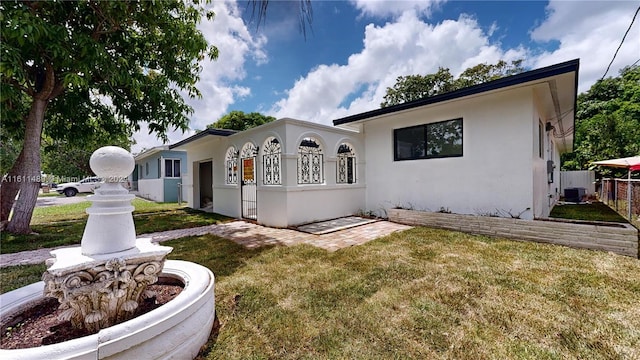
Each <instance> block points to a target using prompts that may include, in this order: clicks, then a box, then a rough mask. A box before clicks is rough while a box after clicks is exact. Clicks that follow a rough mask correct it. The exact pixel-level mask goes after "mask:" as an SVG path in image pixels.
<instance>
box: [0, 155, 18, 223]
mask: <svg viewBox="0 0 640 360" xmlns="http://www.w3.org/2000/svg"><path fill="white" fill-rule="evenodd" d="M18 162H19V160H18V159H16V162H15V163H14V164H13V167H12V168H11V170H9V172H8V173H7V176H6V177H5V178H4V179H3V180H2V187H0V224H2V226H0V229H2V230H4V227H5V225H6V223H7V222H8V221H9V214H10V213H11V208H12V207H13V203H14V202H15V199H16V195H18V190H20V184H18V182H17V181H15V180H16V179H17V172H16V171H17V170H18V169H17V167H16V164H18Z"/></svg>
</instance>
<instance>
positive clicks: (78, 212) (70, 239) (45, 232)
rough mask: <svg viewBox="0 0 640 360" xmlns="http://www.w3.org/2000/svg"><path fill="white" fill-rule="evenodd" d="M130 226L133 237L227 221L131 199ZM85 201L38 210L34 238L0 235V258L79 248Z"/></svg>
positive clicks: (192, 211) (177, 206) (207, 214)
mask: <svg viewBox="0 0 640 360" xmlns="http://www.w3.org/2000/svg"><path fill="white" fill-rule="evenodd" d="M132 204H133V205H134V207H135V209H136V210H135V211H134V216H133V220H134V224H135V226H136V233H137V234H146V233H152V232H157V231H166V230H175V229H186V228H190V227H196V226H204V225H210V224H216V223H219V222H223V221H228V220H230V218H228V217H225V216H222V215H219V214H212V213H206V212H203V211H198V210H193V209H189V208H187V207H184V206H179V205H178V204H177V203H155V202H152V201H147V200H142V199H134V200H133V201H132ZM90 205H91V203H90V202H89V201H85V202H81V203H75V204H67V205H59V206H48V207H39V208H36V209H35V211H34V216H33V218H32V221H31V224H32V226H31V229H32V230H33V231H34V232H35V233H37V234H34V235H13V234H8V233H5V232H3V233H1V234H0V237H1V239H0V242H1V245H2V247H1V248H0V250H1V252H2V253H3V254H8V253H15V252H18V251H25V250H35V249H42V248H51V247H56V246H63V245H74V244H80V241H81V240H82V234H83V232H84V228H85V225H86V223H87V218H88V215H87V214H86V212H85V210H86V208H88V207H89V206H90Z"/></svg>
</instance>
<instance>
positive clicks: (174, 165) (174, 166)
mask: <svg viewBox="0 0 640 360" xmlns="http://www.w3.org/2000/svg"><path fill="white" fill-rule="evenodd" d="M164 177H166V178H179V177H180V159H164Z"/></svg>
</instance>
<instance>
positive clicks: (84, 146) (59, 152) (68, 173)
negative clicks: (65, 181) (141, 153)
mask: <svg viewBox="0 0 640 360" xmlns="http://www.w3.org/2000/svg"><path fill="white" fill-rule="evenodd" d="M93 120H94V122H97V121H96V120H95V119H93ZM92 125H93V126H92V129H93V130H92V131H91V132H90V134H88V136H86V137H84V138H80V139H79V140H76V141H74V140H73V139H63V140H53V139H52V138H50V137H49V136H47V135H45V137H44V138H43V145H44V146H43V151H42V155H41V156H42V171H43V172H45V173H46V174H49V175H55V178H59V177H67V178H68V177H76V178H81V177H84V176H88V175H92V174H93V172H92V170H91V167H89V159H90V158H91V155H92V154H93V152H94V151H95V150H96V149H98V148H100V147H102V146H105V145H114V146H119V147H121V148H123V149H126V150H130V148H131V131H129V129H128V124H126V123H121V124H120V128H118V127H116V126H109V127H105V126H102V125H100V124H92Z"/></svg>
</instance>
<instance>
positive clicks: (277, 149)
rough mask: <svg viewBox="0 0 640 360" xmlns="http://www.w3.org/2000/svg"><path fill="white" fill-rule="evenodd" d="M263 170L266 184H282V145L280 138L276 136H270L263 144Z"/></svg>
mask: <svg viewBox="0 0 640 360" xmlns="http://www.w3.org/2000/svg"><path fill="white" fill-rule="evenodd" d="M263 149H264V150H263V151H262V157H263V165H264V166H263V167H262V168H263V171H264V184H265V185H280V184H281V172H280V155H281V154H282V146H281V145H280V142H279V141H278V139H276V138H274V137H270V138H268V139H267V140H266V141H265V142H264V145H263Z"/></svg>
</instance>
